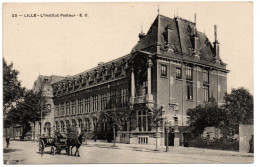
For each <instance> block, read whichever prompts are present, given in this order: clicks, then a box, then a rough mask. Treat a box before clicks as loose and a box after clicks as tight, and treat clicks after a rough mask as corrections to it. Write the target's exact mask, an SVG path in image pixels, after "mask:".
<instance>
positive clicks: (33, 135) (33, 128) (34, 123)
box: [33, 121, 35, 142]
mask: <svg viewBox="0 0 260 167" xmlns="http://www.w3.org/2000/svg"><path fill="white" fill-rule="evenodd" d="M34 141H35V121H34V122H33V142H34Z"/></svg>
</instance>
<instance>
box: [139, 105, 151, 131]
mask: <svg viewBox="0 0 260 167" xmlns="http://www.w3.org/2000/svg"><path fill="white" fill-rule="evenodd" d="M148 120H149V118H148V113H147V111H145V110H143V111H138V129H139V131H148V130H151V128H150V127H149V126H150V125H148Z"/></svg>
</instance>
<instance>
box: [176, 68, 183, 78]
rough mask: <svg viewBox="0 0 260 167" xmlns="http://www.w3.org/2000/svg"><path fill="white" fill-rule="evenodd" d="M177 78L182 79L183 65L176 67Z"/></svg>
mask: <svg viewBox="0 0 260 167" xmlns="http://www.w3.org/2000/svg"><path fill="white" fill-rule="evenodd" d="M176 78H177V79H182V70H181V67H176Z"/></svg>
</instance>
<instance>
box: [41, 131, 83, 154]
mask: <svg viewBox="0 0 260 167" xmlns="http://www.w3.org/2000/svg"><path fill="white" fill-rule="evenodd" d="M82 141H83V133H81V134H80V135H78V134H77V133H75V132H73V131H68V133H67V135H66V137H63V136H62V135H61V134H60V133H59V132H58V131H56V132H55V137H40V139H39V152H40V153H41V154H43V153H44V149H45V148H46V147H51V154H53V155H54V154H55V153H58V154H60V152H61V151H62V150H66V153H67V154H68V155H72V149H73V148H74V147H75V148H76V151H75V153H74V155H75V156H76V155H77V156H80V155H79V147H80V146H81V144H82Z"/></svg>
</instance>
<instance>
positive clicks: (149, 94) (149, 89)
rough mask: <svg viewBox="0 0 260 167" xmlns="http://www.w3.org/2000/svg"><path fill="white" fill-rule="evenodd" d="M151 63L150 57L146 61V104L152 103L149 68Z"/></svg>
mask: <svg viewBox="0 0 260 167" xmlns="http://www.w3.org/2000/svg"><path fill="white" fill-rule="evenodd" d="M152 65H153V63H152V60H151V58H150V57H148V60H147V95H146V101H147V102H148V103H151V102H153V95H152V74H151V67H152Z"/></svg>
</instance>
